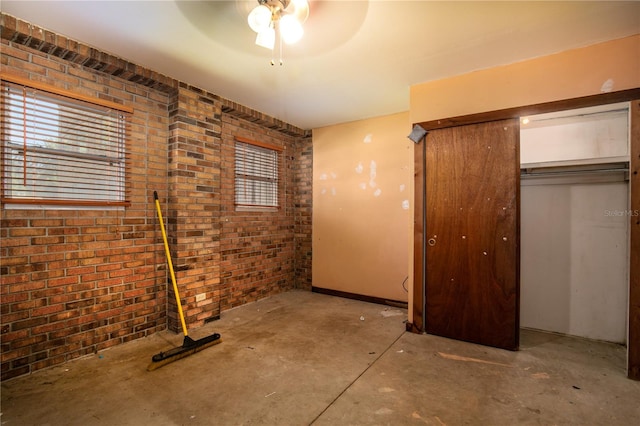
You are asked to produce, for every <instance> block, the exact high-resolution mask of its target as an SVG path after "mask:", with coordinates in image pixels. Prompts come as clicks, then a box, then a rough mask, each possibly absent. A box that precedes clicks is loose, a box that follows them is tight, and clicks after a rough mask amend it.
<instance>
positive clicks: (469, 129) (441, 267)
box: [423, 119, 520, 350]
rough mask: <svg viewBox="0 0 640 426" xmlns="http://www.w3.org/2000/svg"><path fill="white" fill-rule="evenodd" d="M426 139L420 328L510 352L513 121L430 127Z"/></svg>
mask: <svg viewBox="0 0 640 426" xmlns="http://www.w3.org/2000/svg"><path fill="white" fill-rule="evenodd" d="M425 143H426V152H425V164H424V167H425V169H424V170H425V173H426V178H425V179H426V181H425V184H426V194H425V195H426V203H425V208H426V212H425V214H426V217H425V225H426V228H425V230H424V238H425V239H426V244H425V245H424V246H423V247H424V256H425V260H424V262H425V266H426V267H425V278H424V279H425V330H426V332H427V333H430V334H435V335H439V336H445V337H449V338H454V339H458V340H464V341H468V342H474V343H480V344H484V345H488V346H495V347H499V348H504V349H510V350H517V349H518V336H519V262H520V253H519V235H520V232H519V209H520V162H519V148H518V147H519V123H518V120H516V119H510V120H501V121H493V122H488V123H481V124H471V125H466V126H459V127H450V128H445V129H438V130H433V131H431V132H429V134H428V135H427V136H426V139H425Z"/></svg>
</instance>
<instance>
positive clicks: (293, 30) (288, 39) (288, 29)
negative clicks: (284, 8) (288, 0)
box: [280, 15, 304, 44]
mask: <svg viewBox="0 0 640 426" xmlns="http://www.w3.org/2000/svg"><path fill="white" fill-rule="evenodd" d="M303 34H304V29H303V28H302V24H301V23H300V22H299V21H298V20H296V18H294V17H293V15H285V16H283V17H282V18H280V35H281V36H282V40H283V41H284V42H285V43H287V44H293V43H296V42H298V41H299V40H300V39H301V38H302V36H303Z"/></svg>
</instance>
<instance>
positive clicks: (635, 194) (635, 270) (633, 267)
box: [406, 88, 640, 380]
mask: <svg viewBox="0 0 640 426" xmlns="http://www.w3.org/2000/svg"><path fill="white" fill-rule="evenodd" d="M617 102H631V108H630V116H631V123H630V135H629V136H630V161H629V171H630V173H629V185H630V190H629V191H630V212H636V211H637V212H640V88H634V89H628V90H622V91H617V92H610V93H603V94H598V95H591V96H584V97H579V98H571V99H563V100H559V101H553V102H545V103H540V104H535V105H527V106H520V107H514V108H507V109H502V110H496V111H489V112H483V113H478V114H470V115H464V116H458V117H450V118H444V119H439V120H431V121H425V122H421V123H414V125H419V126H420V127H422V128H423V129H424V130H426V131H427V132H428V131H430V130H436V129H442V128H447V127H457V126H464V125H467V124H478V123H484V122H489V121H496V120H504V119H510V118H511V119H512V118H516V119H519V118H520V117H522V116H527V115H534V114H542V113H547V112H556V111H562V110H569V109H576V108H584V107H590V106H597V105H605V104H611V103H617ZM425 146H426V142H425V138H422V140H420V141H419V142H418V143H416V145H415V147H414V166H415V169H414V222H413V229H414V232H413V237H414V241H413V283H412V284H413V291H412V295H413V302H412V306H411V307H412V317H411V318H409V321H408V322H407V325H406V328H407V331H411V332H414V333H424V331H425V324H424V321H425V307H426V302H425V299H424V295H425V288H426V273H425V270H424V268H425V262H424V259H425V257H424V256H425V244H426V241H425V234H424V231H425V229H424V222H425V207H426V206H425V205H424V203H425V201H426V197H425V191H426V188H425V184H424V178H425V170H424V161H425V149H424V148H425ZM518 166H519V165H518ZM629 221H630V224H629V312H628V314H629V319H628V330H629V331H628V338H627V354H628V356H627V376H628V377H629V378H630V379H633V380H640V216H636V215H633V214H630V215H629Z"/></svg>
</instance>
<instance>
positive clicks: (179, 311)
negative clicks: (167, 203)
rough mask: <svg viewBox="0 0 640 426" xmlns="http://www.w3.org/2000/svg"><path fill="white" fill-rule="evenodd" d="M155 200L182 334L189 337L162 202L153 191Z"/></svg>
mask: <svg viewBox="0 0 640 426" xmlns="http://www.w3.org/2000/svg"><path fill="white" fill-rule="evenodd" d="M153 198H154V200H155V203H156V211H157V212H158V220H159V221H160V229H161V230H162V240H163V241H164V252H165V254H166V255H167V263H168V264H169V272H170V273H171V283H172V284H173V293H174V294H175V296H176V303H177V304H178V313H179V314H180V323H181V324H182V332H183V333H184V335H185V337H186V336H187V324H186V323H185V322H184V313H183V312H182V304H181V303H180V293H178V285H177V284H176V274H175V273H174V272H173V262H171V252H170V251H169V243H168V242H167V233H166V232H165V230H164V220H163V219H162V212H161V211H160V201H159V200H158V193H157V192H156V191H153Z"/></svg>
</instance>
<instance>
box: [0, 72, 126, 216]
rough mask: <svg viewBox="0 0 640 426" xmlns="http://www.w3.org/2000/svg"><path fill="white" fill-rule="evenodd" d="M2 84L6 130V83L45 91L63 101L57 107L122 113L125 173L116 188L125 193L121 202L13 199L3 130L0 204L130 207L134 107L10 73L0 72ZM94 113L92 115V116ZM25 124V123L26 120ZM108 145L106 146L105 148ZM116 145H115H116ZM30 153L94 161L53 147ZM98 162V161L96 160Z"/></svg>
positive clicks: (120, 144)
mask: <svg viewBox="0 0 640 426" xmlns="http://www.w3.org/2000/svg"><path fill="white" fill-rule="evenodd" d="M0 80H1V81H0V83H1V86H2V87H3V94H2V95H1V96H0V101H1V102H2V105H3V108H2V111H3V115H2V117H1V119H0V121H1V122H2V124H3V129H4V127H5V126H4V123H5V116H4V103H5V97H6V95H5V93H4V90H5V89H4V87H5V82H7V83H10V84H12V85H17V86H23V87H25V88H28V89H30V90H36V91H39V92H43V93H45V95H48V96H49V97H50V98H56V97H58V98H62V101H61V103H60V104H56V105H62V103H63V102H64V101H67V102H69V104H70V105H73V104H76V106H77V108H78V109H79V110H80V109H82V107H87V106H89V107H90V106H91V105H93V106H95V107H96V108H107V109H110V110H113V111H114V112H116V113H118V114H122V116H123V117H122V118H123V123H122V136H121V137H120V136H118V143H117V145H118V146H117V148H118V149H122V153H123V158H124V164H123V166H122V168H121V169H122V171H121V178H120V179H121V184H118V185H117V188H116V189H118V190H119V193H121V194H122V197H121V199H118V200H100V199H99V198H94V199H91V198H85V199H74V198H72V197H68V198H65V197H64V196H63V197H61V198H46V197H43V198H38V197H33V198H27V197H25V198H19V197H16V198H14V197H12V196H11V195H9V194H7V192H6V191H7V188H5V178H6V177H5V173H7V171H6V169H5V168H6V166H7V164H8V163H7V161H8V160H7V159H6V158H5V155H6V154H5V152H6V151H7V150H8V149H9V148H8V146H9V144H11V142H10V141H9V140H8V138H7V137H6V135H5V133H4V130H3V132H2V140H1V141H0V147H1V149H0V165H1V167H2V168H1V170H0V173H2V184H1V185H0V201H1V202H2V203H3V204H6V205H13V206H20V205H22V206H37V205H41V206H58V207H60V208H65V207H110V206H115V207H118V206H119V207H126V206H129V205H130V204H131V201H130V199H129V198H130V182H129V180H130V176H129V174H130V138H131V129H130V128H131V121H132V120H131V119H132V115H133V108H132V107H128V106H125V105H122V104H119V103H115V102H112V101H108V100H104V99H98V98H94V97H91V96H87V95H83V94H80V93H75V92H72V91H69V90H65V89H61V88H58V87H55V86H51V85H49V84H46V83H43V82H40V81H34V80H30V79H28V78H24V77H20V76H17V75H12V74H8V73H0ZM91 114H93V113H91ZM23 122H24V121H23ZM23 126H25V124H23ZM69 129H73V126H69V127H68V128H66V130H67V131H68V130H69ZM97 146H98V147H100V145H97ZM103 146H105V145H103ZM114 146H115V145H114ZM29 150H30V151H33V152H37V153H40V154H47V153H50V154H52V156H53V154H55V155H56V156H57V157H58V158H57V160H58V161H70V162H72V161H73V159H76V160H78V159H81V158H84V159H87V160H92V158H89V157H92V155H91V154H88V155H87V154H83V153H81V152H75V151H72V150H69V151H68V152H62V151H60V150H56V149H53V148H47V147H30V148H29ZM95 157H99V156H95ZM94 160H95V159H94ZM24 167H25V173H28V172H29V169H28V168H27V167H26V165H25V166H24ZM66 167H67V168H68V167H72V165H69V166H66ZM88 173H89V171H88V172H87V174H88ZM51 188H52V189H55V188H59V189H62V190H63V194H64V195H65V196H66V195H69V194H72V193H73V189H71V188H69V187H66V188H65V187H62V186H55V185H52V186H51Z"/></svg>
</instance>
